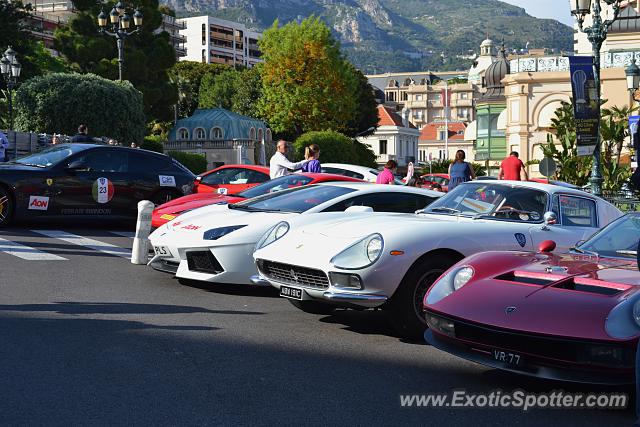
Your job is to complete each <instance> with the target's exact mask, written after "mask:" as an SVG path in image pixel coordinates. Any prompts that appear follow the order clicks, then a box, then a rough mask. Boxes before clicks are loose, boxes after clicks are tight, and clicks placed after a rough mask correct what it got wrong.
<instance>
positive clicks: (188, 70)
mask: <svg viewBox="0 0 640 427" xmlns="http://www.w3.org/2000/svg"><path fill="white" fill-rule="evenodd" d="M228 69H229V66H228V65H222V64H206V63H202V62H194V61H180V62H177V63H176V64H175V65H174V66H173V67H171V69H170V70H169V77H170V79H171V82H173V84H174V85H176V86H177V88H178V116H179V117H189V116H191V115H192V114H193V112H194V111H195V110H196V108H198V102H199V99H198V96H199V94H200V83H201V82H202V78H203V77H204V76H205V75H207V74H214V75H215V74H219V73H221V72H223V71H226V70H228Z"/></svg>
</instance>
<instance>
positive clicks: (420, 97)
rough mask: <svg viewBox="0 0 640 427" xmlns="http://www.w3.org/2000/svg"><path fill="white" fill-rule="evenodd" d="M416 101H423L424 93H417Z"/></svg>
mask: <svg viewBox="0 0 640 427" xmlns="http://www.w3.org/2000/svg"><path fill="white" fill-rule="evenodd" d="M416 101H422V94H421V93H419V94H417V95H416Z"/></svg>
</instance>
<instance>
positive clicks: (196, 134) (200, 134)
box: [193, 128, 207, 139]
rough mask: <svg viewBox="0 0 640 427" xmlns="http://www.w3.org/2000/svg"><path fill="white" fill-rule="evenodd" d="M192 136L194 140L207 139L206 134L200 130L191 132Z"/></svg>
mask: <svg viewBox="0 0 640 427" xmlns="http://www.w3.org/2000/svg"><path fill="white" fill-rule="evenodd" d="M193 135H194V138H195V139H206V138H207V133H206V132H205V131H204V129H202V128H196V130H194V131H193Z"/></svg>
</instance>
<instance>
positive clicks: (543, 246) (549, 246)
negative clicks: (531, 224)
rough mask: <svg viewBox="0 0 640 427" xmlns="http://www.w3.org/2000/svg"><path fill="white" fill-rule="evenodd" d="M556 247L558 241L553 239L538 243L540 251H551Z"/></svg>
mask: <svg viewBox="0 0 640 427" xmlns="http://www.w3.org/2000/svg"><path fill="white" fill-rule="evenodd" d="M555 248H556V242H554V241H553V240H545V241H543V242H540V244H539V245H538V252H540V253H550V252H553V251H554V249H555Z"/></svg>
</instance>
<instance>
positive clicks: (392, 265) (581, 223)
mask: <svg viewBox="0 0 640 427" xmlns="http://www.w3.org/2000/svg"><path fill="white" fill-rule="evenodd" d="M620 215H622V213H621V212H620V211H619V210H618V209H617V208H615V207H614V206H613V205H611V204H609V203H607V202H606V201H604V200H602V199H600V198H598V197H595V196H592V195H591V194H588V193H585V192H583V191H580V190H574V189H569V188H564V187H559V186H554V185H548V184H538V183H532V182H518V181H476V182H468V183H465V184H462V185H460V186H458V187H456V188H455V190H453V191H451V192H450V193H448V194H447V195H445V196H444V197H442V198H440V199H438V200H436V201H435V202H434V203H432V204H431V205H429V207H427V208H426V209H424V210H423V211H421V212H419V213H415V214H406V215H389V214H381V213H373V214H372V213H368V214H366V213H363V214H355V213H354V214H344V213H335V214H319V215H305V216H301V217H299V218H291V219H288V220H285V221H282V222H280V223H279V224H276V225H275V226H274V227H273V228H272V229H271V230H269V231H268V232H267V233H265V235H264V236H263V237H262V238H261V239H260V241H259V242H258V245H257V246H256V252H255V253H254V258H255V260H256V264H257V267H258V270H259V272H260V276H261V277H262V278H263V279H265V280H267V281H269V282H270V283H271V284H272V285H273V286H275V287H276V288H278V289H279V290H280V295H281V296H283V297H286V298H288V299H289V300H290V301H291V302H292V303H293V304H294V305H295V306H296V307H298V308H300V309H302V310H304V311H308V312H314V313H329V312H331V310H332V309H333V308H335V307H355V308H371V307H383V308H384V309H386V310H387V311H388V312H389V314H390V319H391V321H392V323H393V324H394V325H395V326H396V327H397V329H398V330H399V332H400V333H401V334H403V335H404V336H407V337H415V338H420V337H421V336H422V333H423V332H424V329H425V328H426V323H425V320H424V316H423V312H422V301H423V297H424V295H425V293H426V291H427V289H428V288H429V287H430V285H431V284H432V283H433V282H434V280H436V279H437V278H438V277H439V276H440V275H441V274H442V273H443V272H444V271H446V270H447V269H448V268H449V267H451V266H452V265H453V264H455V263H456V262H458V261H460V260H461V259H463V258H464V257H466V256H469V255H471V254H473V253H476V252H481V251H486V250H519V251H522V250H525V251H535V250H536V248H538V245H539V244H540V243H541V242H543V241H545V240H554V241H555V242H556V244H557V248H558V250H559V251H567V250H568V249H569V248H570V247H571V246H572V245H574V244H575V243H577V242H578V241H579V240H581V239H586V238H587V237H589V236H590V235H591V234H593V233H594V232H595V231H597V230H598V229H599V228H600V227H602V226H605V225H607V224H608V223H609V222H611V221H612V220H614V219H616V218H618V217H619V216H620ZM472 276H473V271H472V269H469V268H467V269H461V270H460V272H459V274H457V275H456V276H455V278H453V282H452V286H454V287H459V286H462V285H463V284H464V283H465V282H466V281H468V280H470V279H471V277H472Z"/></svg>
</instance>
